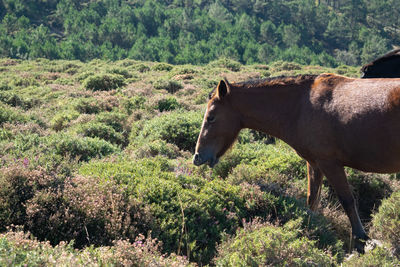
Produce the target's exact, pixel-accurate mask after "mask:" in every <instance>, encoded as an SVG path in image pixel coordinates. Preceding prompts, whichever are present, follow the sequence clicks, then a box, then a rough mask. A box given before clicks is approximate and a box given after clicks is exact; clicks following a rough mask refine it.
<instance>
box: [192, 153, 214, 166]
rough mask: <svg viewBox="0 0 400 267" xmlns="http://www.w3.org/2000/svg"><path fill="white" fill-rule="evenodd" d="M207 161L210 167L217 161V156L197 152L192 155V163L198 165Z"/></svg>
mask: <svg viewBox="0 0 400 267" xmlns="http://www.w3.org/2000/svg"><path fill="white" fill-rule="evenodd" d="M207 162H208V166H210V168H212V167H214V166H215V164H217V163H218V158H216V157H204V156H202V155H200V154H199V153H196V154H195V155H194V156H193V164H194V165H196V166H200V165H202V164H204V163H207Z"/></svg>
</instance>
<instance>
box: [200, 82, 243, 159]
mask: <svg viewBox="0 0 400 267" xmlns="http://www.w3.org/2000/svg"><path fill="white" fill-rule="evenodd" d="M209 99H210V100H209V102H208V105H207V110H206V113H205V115H204V120H203V125H202V127H201V131H200V134H199V137H198V139H197V145H196V152H195V155H194V157H193V164H195V165H197V166H200V165H202V164H204V163H208V165H209V166H210V167H213V166H214V165H215V164H217V163H218V160H219V158H220V157H221V156H222V155H223V154H224V153H225V152H226V151H227V150H228V149H229V148H230V147H231V145H232V144H233V142H234V141H235V140H236V137H237V136H238V134H239V131H240V129H241V122H240V116H239V114H238V112H237V111H235V110H234V109H233V108H232V105H231V100H232V97H231V90H230V85H229V83H228V82H227V81H226V80H225V81H220V82H219V84H218V86H217V88H216V89H215V90H214V91H213V92H212V93H211V94H210V96H209Z"/></svg>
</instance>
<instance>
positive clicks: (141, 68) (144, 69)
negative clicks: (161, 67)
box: [133, 63, 150, 73]
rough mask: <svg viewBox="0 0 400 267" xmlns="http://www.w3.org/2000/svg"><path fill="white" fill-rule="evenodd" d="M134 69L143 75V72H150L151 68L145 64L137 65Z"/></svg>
mask: <svg viewBox="0 0 400 267" xmlns="http://www.w3.org/2000/svg"><path fill="white" fill-rule="evenodd" d="M133 69H135V70H137V71H138V72H141V73H143V72H147V71H149V70H150V67H149V66H147V65H145V64H143V63H139V64H136V65H135V66H134V67H133Z"/></svg>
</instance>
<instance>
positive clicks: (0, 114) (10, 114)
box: [0, 104, 27, 125]
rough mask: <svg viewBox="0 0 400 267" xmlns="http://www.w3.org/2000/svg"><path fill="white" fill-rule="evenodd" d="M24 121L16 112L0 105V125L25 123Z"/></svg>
mask: <svg viewBox="0 0 400 267" xmlns="http://www.w3.org/2000/svg"><path fill="white" fill-rule="evenodd" d="M26 120H27V119H26V117H25V116H24V115H22V114H20V113H19V112H17V110H16V109H12V108H9V107H7V106H6V105H1V104H0V125H1V124H3V123H4V122H25V121H26Z"/></svg>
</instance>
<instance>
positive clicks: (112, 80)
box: [82, 73, 125, 91]
mask: <svg viewBox="0 0 400 267" xmlns="http://www.w3.org/2000/svg"><path fill="white" fill-rule="evenodd" d="M82 84H83V87H84V88H86V89H89V90H92V91H109V90H112V89H116V88H118V87H122V86H124V85H125V78H124V76H122V75H119V74H108V73H104V74H96V75H91V76H88V77H87V78H86V79H85V80H84V81H83V83H82Z"/></svg>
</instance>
